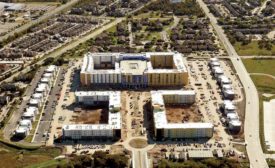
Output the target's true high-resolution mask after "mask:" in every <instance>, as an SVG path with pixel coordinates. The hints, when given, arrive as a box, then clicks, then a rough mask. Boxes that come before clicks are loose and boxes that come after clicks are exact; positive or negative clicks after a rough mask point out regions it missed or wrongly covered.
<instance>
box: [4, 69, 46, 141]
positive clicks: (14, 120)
mask: <svg viewBox="0 0 275 168" xmlns="http://www.w3.org/2000/svg"><path fill="white" fill-rule="evenodd" d="M43 72H44V68H41V69H40V70H39V71H38V72H36V74H35V76H34V78H33V80H32V81H31V83H30V84H29V86H27V90H26V91H25V96H24V97H23V100H22V102H21V104H20V105H19V107H18V110H16V111H15V112H14V113H13V114H12V117H11V119H10V120H9V122H8V123H7V124H6V126H5V128H4V131H3V133H4V137H5V139H10V136H11V135H12V133H13V131H14V130H15V129H16V127H17V125H18V121H19V120H20V118H21V116H22V114H23V113H24V109H25V108H26V107H27V103H28V102H29V100H30V97H31V95H32V94H33V92H34V90H35V88H36V86H37V84H38V82H39V80H40V78H41V76H42V74H43Z"/></svg>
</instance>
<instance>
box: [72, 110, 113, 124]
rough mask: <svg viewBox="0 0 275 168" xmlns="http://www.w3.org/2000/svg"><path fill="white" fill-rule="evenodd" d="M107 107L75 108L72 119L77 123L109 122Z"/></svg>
mask: <svg viewBox="0 0 275 168" xmlns="http://www.w3.org/2000/svg"><path fill="white" fill-rule="evenodd" d="M108 110H109V109H108V108H107V107H102V108H80V109H77V111H76V110H75V115H73V116H72V119H71V121H72V122H73V123H76V124H106V123H108V112H109V111H108Z"/></svg>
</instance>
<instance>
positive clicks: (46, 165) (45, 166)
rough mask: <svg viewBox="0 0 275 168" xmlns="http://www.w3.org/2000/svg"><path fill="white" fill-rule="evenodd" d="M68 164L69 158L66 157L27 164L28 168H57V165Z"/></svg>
mask: <svg viewBox="0 0 275 168" xmlns="http://www.w3.org/2000/svg"><path fill="white" fill-rule="evenodd" d="M66 164H67V160H66V159H62V160H54V159H53V160H49V161H45V162H42V163H38V164H34V165H31V166H27V167H26V168H51V167H52V168H55V167H56V166H57V165H66Z"/></svg>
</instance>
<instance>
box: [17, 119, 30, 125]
mask: <svg viewBox="0 0 275 168" xmlns="http://www.w3.org/2000/svg"><path fill="white" fill-rule="evenodd" d="M31 123H32V122H31V121H30V120H21V121H20V122H19V125H20V126H29V125H31Z"/></svg>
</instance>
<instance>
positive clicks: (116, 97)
mask: <svg viewBox="0 0 275 168" xmlns="http://www.w3.org/2000/svg"><path fill="white" fill-rule="evenodd" d="M75 96H76V97H85V96H87V97H93V96H108V97H109V106H114V107H121V101H120V91H78V92H75Z"/></svg>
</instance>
